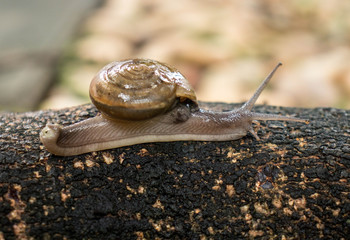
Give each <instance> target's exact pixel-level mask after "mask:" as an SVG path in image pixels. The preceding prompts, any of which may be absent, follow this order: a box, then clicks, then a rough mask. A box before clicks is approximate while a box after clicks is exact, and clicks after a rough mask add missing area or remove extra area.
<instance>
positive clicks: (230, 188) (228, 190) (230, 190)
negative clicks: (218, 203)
mask: <svg viewBox="0 0 350 240" xmlns="http://www.w3.org/2000/svg"><path fill="white" fill-rule="evenodd" d="M235 193H236V191H235V187H234V186H233V185H226V194H227V195H228V196H229V197H232V196H233V195H234V194H235Z"/></svg>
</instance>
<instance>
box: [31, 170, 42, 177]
mask: <svg viewBox="0 0 350 240" xmlns="http://www.w3.org/2000/svg"><path fill="white" fill-rule="evenodd" d="M33 173H34V176H35V177H36V178H40V177H41V175H40V173H39V171H34V172H33Z"/></svg>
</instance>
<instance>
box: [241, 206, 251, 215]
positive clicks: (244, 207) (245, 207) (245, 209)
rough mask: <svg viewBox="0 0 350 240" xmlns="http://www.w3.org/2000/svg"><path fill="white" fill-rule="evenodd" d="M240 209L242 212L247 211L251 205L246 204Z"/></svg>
mask: <svg viewBox="0 0 350 240" xmlns="http://www.w3.org/2000/svg"><path fill="white" fill-rule="evenodd" d="M240 210H241V212H242V213H247V212H248V210H249V205H244V206H242V207H240Z"/></svg>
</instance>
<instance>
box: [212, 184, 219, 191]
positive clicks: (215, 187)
mask: <svg viewBox="0 0 350 240" xmlns="http://www.w3.org/2000/svg"><path fill="white" fill-rule="evenodd" d="M211 189H213V190H214V191H218V190H220V186H219V185H215V186H213V187H212V188H211Z"/></svg>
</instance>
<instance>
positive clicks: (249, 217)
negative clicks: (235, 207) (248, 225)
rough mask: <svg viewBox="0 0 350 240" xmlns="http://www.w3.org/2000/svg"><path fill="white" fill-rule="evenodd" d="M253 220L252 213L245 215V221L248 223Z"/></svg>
mask: <svg viewBox="0 0 350 240" xmlns="http://www.w3.org/2000/svg"><path fill="white" fill-rule="evenodd" d="M252 219H253V216H252V215H251V214H250V213H246V214H245V215H244V220H246V221H247V222H249V221H251V220H252Z"/></svg>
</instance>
